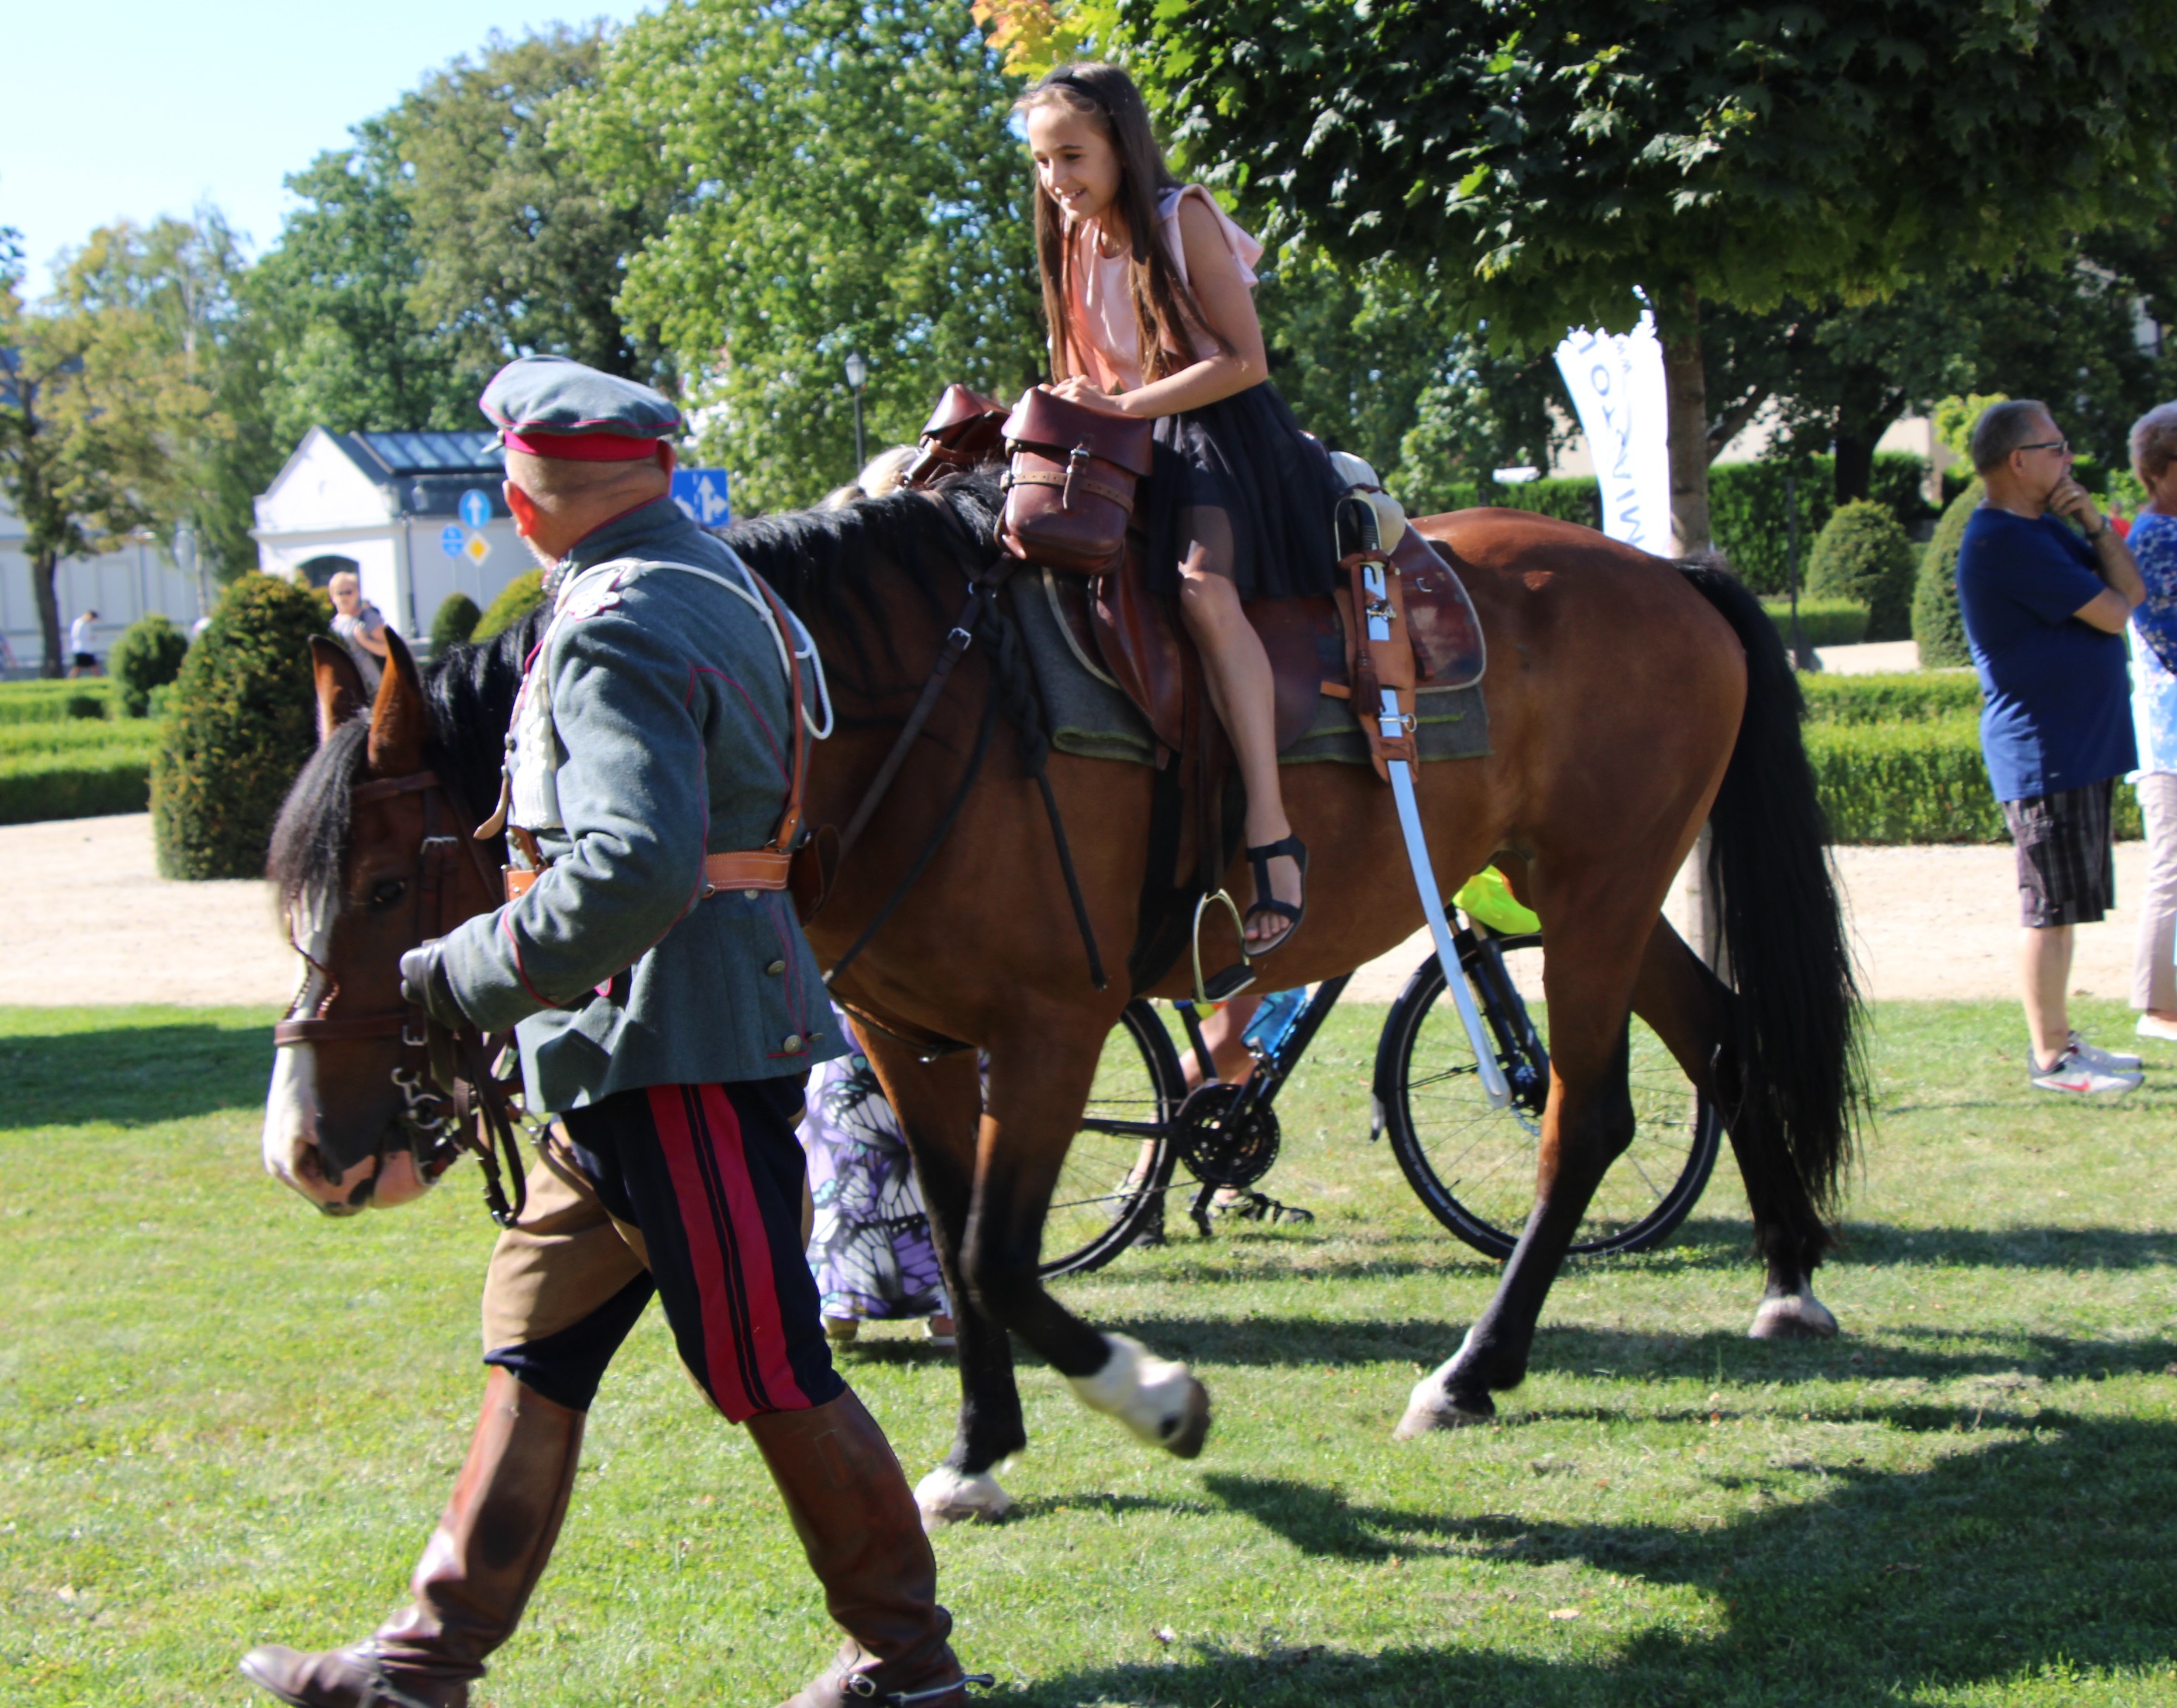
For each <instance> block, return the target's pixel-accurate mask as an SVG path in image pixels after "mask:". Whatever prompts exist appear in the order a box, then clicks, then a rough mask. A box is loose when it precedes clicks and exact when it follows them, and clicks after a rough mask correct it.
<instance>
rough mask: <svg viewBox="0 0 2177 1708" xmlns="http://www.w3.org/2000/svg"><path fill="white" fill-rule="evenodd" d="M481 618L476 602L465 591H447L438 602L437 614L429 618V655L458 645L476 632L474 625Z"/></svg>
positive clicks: (435, 654) (434, 655)
mask: <svg viewBox="0 0 2177 1708" xmlns="http://www.w3.org/2000/svg"><path fill="white" fill-rule="evenodd" d="M481 621H483V612H482V611H480V610H478V609H477V602H476V601H475V600H474V599H472V598H470V597H469V596H468V595H467V593H459V592H456V593H449V594H447V595H446V597H445V599H444V600H443V601H442V602H441V603H440V604H439V609H438V614H437V615H435V616H434V617H433V618H432V619H431V655H432V657H434V658H436V657H437V656H438V655H439V653H441V652H445V650H446V648H447V647H458V646H460V645H461V642H463V641H466V640H467V639H468V638H469V636H472V635H473V634H475V633H476V625H477V624H478V623H479V622H481Z"/></svg>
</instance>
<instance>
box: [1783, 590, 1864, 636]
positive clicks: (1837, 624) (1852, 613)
mask: <svg viewBox="0 0 2177 1708" xmlns="http://www.w3.org/2000/svg"><path fill="white" fill-rule="evenodd" d="M1761 608H1762V609H1763V610H1765V611H1766V612H1767V613H1768V614H1769V620H1770V621H1771V622H1772V623H1774V624H1775V625H1776V632H1777V633H1778V634H1779V635H1781V636H1783V637H1784V644H1785V645H1786V646H1787V647H1788V646H1790V645H1791V644H1792V602H1791V600H1790V599H1788V598H1783V599H1774V598H1771V599H1764V600H1763V601H1762V602H1761ZM1799 632H1800V633H1801V634H1802V635H1803V636H1806V640H1807V644H1808V645H1809V647H1856V646H1858V644H1859V643H1860V642H1861V641H1864V640H1865V639H1866V638H1867V607H1866V606H1864V605H1862V604H1858V603H1854V602H1853V601H1852V600H1850V599H1809V598H1801V599H1800V601H1799Z"/></svg>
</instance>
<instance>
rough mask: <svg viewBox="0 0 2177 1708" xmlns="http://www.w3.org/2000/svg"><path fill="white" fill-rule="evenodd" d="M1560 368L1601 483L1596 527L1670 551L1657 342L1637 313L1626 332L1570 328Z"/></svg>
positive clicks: (1665, 415) (1667, 418) (1665, 418)
mask: <svg viewBox="0 0 2177 1708" xmlns="http://www.w3.org/2000/svg"><path fill="white" fill-rule="evenodd" d="M1558 372H1559V373H1560V374H1563V375H1564V382H1565V389H1566V390H1568V391H1569V392H1571V393H1572V401H1573V407H1574V408H1575V409H1577V410H1578V411H1579V412H1580V431H1581V432H1582V433H1584V434H1586V435H1587V447H1588V450H1589V451H1590V454H1591V455H1592V456H1594V458H1595V476H1596V480H1598V481H1599V482H1601V486H1602V531H1603V532H1605V533H1607V534H1608V535H1609V536H1610V538H1612V539H1613V540H1623V541H1624V542H1625V543H1626V544H1628V545H1629V546H1638V547H1639V548H1640V549H1641V550H1642V551H1644V552H1653V553H1655V554H1656V556H1657V557H1663V558H1667V557H1668V556H1670V554H1671V434H1670V428H1671V412H1670V407H1669V405H1668V402H1667V400H1666V398H1665V396H1664V391H1663V347H1662V345H1661V342H1660V341H1657V339H1656V317H1655V316H1654V315H1653V314H1650V313H1649V312H1647V311H1646V310H1645V309H1644V310H1643V311H1642V312H1641V315H1640V325H1637V326H1635V327H1634V329H1633V330H1631V331H1630V332H1590V331H1587V330H1585V329H1583V330H1580V331H1577V332H1574V333H1573V334H1572V335H1571V336H1569V337H1568V338H1567V339H1566V340H1565V341H1564V342H1563V343H1562V344H1560V345H1558Z"/></svg>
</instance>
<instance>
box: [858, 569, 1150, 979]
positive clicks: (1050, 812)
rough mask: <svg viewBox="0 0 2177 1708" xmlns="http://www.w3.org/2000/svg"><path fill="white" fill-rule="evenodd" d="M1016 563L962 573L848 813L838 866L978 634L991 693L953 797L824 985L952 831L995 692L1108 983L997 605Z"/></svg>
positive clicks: (1015, 651) (1092, 963) (976, 764)
mask: <svg viewBox="0 0 2177 1708" xmlns="http://www.w3.org/2000/svg"><path fill="white" fill-rule="evenodd" d="M1015 567H1017V565H1016V564H1015V561H1014V559H1012V558H1011V557H1001V558H999V559H997V560H996V562H995V563H993V564H991V565H989V566H988V567H987V568H985V569H984V570H980V571H979V572H978V573H976V574H974V575H971V576H968V603H966V604H965V605H963V606H962V607H961V608H960V614H959V616H958V617H957V618H956V619H954V620H953V624H952V628H951V629H950V630H947V634H946V636H945V644H944V646H943V647H941V648H940V649H939V651H938V654H937V660H936V663H935V664H934V665H933V666H932V667H931V668H930V678H929V679H928V680H927V681H925V683H924V684H923V685H922V693H921V696H919V698H918V699H917V700H916V701H915V702H914V710H912V711H911V712H908V715H907V722H906V723H903V724H902V725H901V726H900V731H899V734H898V736H897V737H896V738H895V739H894V740H893V742H892V750H891V751H890V752H888V753H887V754H886V755H885V758H884V763H883V764H882V765H881V766H879V767H877V772H876V776H875V777H874V778H871V779H870V786H869V789H868V790H867V791H866V792H865V794H863V796H862V800H861V805H859V806H857V807H856V808H855V809H854V816H853V817H852V818H851V819H849V820H848V821H847V827H846V829H845V830H844V831H843V832H841V834H840V837H839V859H840V862H841V864H844V863H845V860H846V858H847V855H848V852H849V851H850V850H851V849H853V848H854V844H855V843H857V842H858V841H859V840H860V838H861V834H862V832H863V831H864V830H865V829H867V828H868V827H869V822H870V819H871V818H872V817H874V816H876V810H877V807H878V805H880V804H881V802H882V801H883V799H884V798H885V796H886V795H887V794H889V793H890V792H891V789H892V784H893V783H894V782H896V781H897V780H898V777H899V773H900V772H901V770H902V768H903V767H904V766H905V765H906V763H907V758H908V753H909V752H910V751H911V750H913V748H914V744H915V742H916V740H917V739H919V737H920V736H921V734H922V731H923V728H924V727H925V725H926V724H927V723H929V722H930V714H931V713H932V712H935V711H936V709H937V701H938V700H939V698H940V697H941V696H942V695H943V693H944V691H945V685H946V683H947V680H949V679H951V677H952V672H953V670H954V668H956V667H957V666H958V664H959V663H960V660H961V659H962V658H965V657H966V656H967V652H968V647H970V646H971V645H973V644H974V640H975V637H976V636H977V635H978V634H981V635H982V636H984V638H985V640H986V641H988V642H989V644H990V647H991V648H992V652H993V657H992V659H991V674H992V682H991V690H990V698H989V700H988V701H986V702H985V705H984V708H983V718H982V722H981V724H980V725H979V728H978V729H977V731H976V734H975V746H974V752H973V753H972V754H970V755H969V756H968V769H967V772H966V773H965V774H964V775H963V777H962V778H961V779H960V785H959V787H958V789H956V790H955V791H954V793H953V796H952V800H951V801H950V802H948V803H947V805H946V808H945V811H944V815H943V816H941V818H940V819H939V820H938V821H937V827H936V829H935V830H934V831H932V832H930V839H929V841H928V842H926V843H924V845H923V849H922V852H921V853H920V854H918V855H916V856H915V858H914V859H913V860H912V861H911V862H909V864H908V868H907V870H906V871H905V873H903V875H902V876H901V878H900V881H899V882H898V884H896V885H895V886H894V887H893V888H892V894H891V895H890V896H888V897H887V898H886V900H885V903H884V905H883V906H882V907H881V908H879V909H877V911H876V914H875V915H873V916H872V917H871V919H870V922H869V924H868V925H865V926H864V927H863V928H862V933H861V935H860V936H858V937H856V938H855V939H854V943H853V945H852V947H849V948H848V951H847V952H846V953H845V954H843V955H842V956H840V957H839V958H838V961H836V962H835V963H832V970H831V971H830V972H828V973H827V974H825V975H824V983H825V985H826V988H827V989H828V988H830V986H831V985H832V981H833V980H836V979H837V978H838V976H839V975H840V974H842V973H843V972H845V971H846V970H847V969H848V967H850V966H851V965H853V964H854V960H855V959H856V958H857V957H859V955H860V954H861V952H862V951H863V950H864V949H865V948H867V947H869V944H870V939H871V938H872V937H874V936H876V934H877V933H878V932H879V931H880V930H882V929H883V928H884V926H885V925H886V924H887V922H888V921H889V920H890V919H891V918H892V914H894V913H896V912H898V909H899V905H900V903H903V902H904V901H905V900H906V899H907V895H908V891H909V890H911V889H913V888H914V884H915V881H916V880H917V879H918V878H919V877H920V876H922V874H923V872H924V870H925V869H926V868H927V867H928V866H929V865H930V861H931V860H932V859H935V858H936V854H937V850H938V849H940V848H941V847H942V846H943V845H944V842H945V839H946V838H947V837H948V836H949V835H951V834H952V826H953V824H954V823H955V822H956V821H958V818H959V816H960V812H961V810H962V809H963V807H964V806H966V805H967V803H968V791H969V790H971V789H973V788H974V785H975V779H976V778H978V777H979V775H980V774H981V772H982V768H983V761H984V759H985V757H986V756H987V755H988V754H989V752H990V735H991V732H992V729H993V728H994V727H995V725H996V722H997V714H998V712H999V709H1000V706H1001V699H1000V696H1001V693H1002V694H1003V696H1004V697H1003V701H1002V704H1003V707H1004V710H1005V712H1006V713H1007V716H1008V717H1009V718H1011V719H1012V723H1013V727H1014V728H1015V729H1017V730H1018V732H1019V734H1020V747H1021V762H1022V764H1023V767H1025V768H1026V769H1027V771H1028V775H1029V776H1031V777H1032V778H1034V779H1035V784H1036V788H1037V789H1038V790H1039V791H1040V792H1041V794H1042V796H1043V810H1044V814H1045V816H1046V817H1047V818H1048V819H1049V820H1050V834H1051V839H1052V841H1053V842H1054V843H1056V844H1057V849H1058V866H1059V870H1060V871H1061V873H1062V874H1063V875H1064V876H1065V879H1066V894H1067V900H1068V901H1069V902H1071V903H1072V908H1073V923H1074V925H1076V927H1078V930H1080V933H1081V945H1082V947H1083V948H1084V949H1085V950H1086V951H1087V952H1088V977H1089V979H1090V980H1091V981H1092V982H1093V983H1094V985H1095V986H1096V988H1097V989H1098V990H1103V989H1104V988H1105V985H1106V983H1107V982H1108V981H1107V980H1106V979H1105V975H1104V960H1103V957H1102V955H1101V954H1100V953H1099V952H1098V951H1097V947H1096V933H1095V931H1094V928H1093V927H1092V926H1091V925H1089V923H1088V902H1087V900H1086V899H1085V898H1083V895H1082V893H1081V880H1080V877H1079V876H1078V874H1077V873H1076V872H1075V870H1074V869H1073V850H1072V846H1071V845H1070V844H1069V843H1067V838H1066V821H1065V820H1064V818H1063V817H1061V816H1060V813H1059V810H1058V797H1057V796H1056V794H1053V793H1052V792H1051V787H1050V774H1049V772H1048V771H1047V769H1046V767H1045V761H1046V760H1047V759H1048V757H1049V756H1050V742H1049V741H1048V740H1046V739H1045V737H1044V734H1043V730H1042V725H1041V720H1040V718H1039V717H1038V715H1037V709H1036V704H1035V699H1034V691H1033V689H1032V687H1031V686H1030V685H1029V684H1028V681H1027V679H1026V677H1025V675H1024V674H1023V673H1024V671H1025V668H1026V666H1025V664H1024V662H1023V660H1022V658H1021V657H1020V652H1019V633H1018V630H1016V629H1015V628H1014V627H1013V625H1012V619H1011V618H1009V617H1007V614H1006V613H1005V611H1004V609H1003V608H1001V606H1000V605H999V603H998V589H999V588H1000V587H1001V586H1003V585H1004V583H1005V581H1006V580H1007V576H1010V575H1011V573H1012V570H1013V569H1014V568H1015Z"/></svg>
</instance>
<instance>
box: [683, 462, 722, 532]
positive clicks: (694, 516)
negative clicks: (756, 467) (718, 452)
mask: <svg viewBox="0 0 2177 1708" xmlns="http://www.w3.org/2000/svg"><path fill="white" fill-rule="evenodd" d="M673 502H674V503H675V504H677V505H679V506H680V509H681V510H682V512H683V513H684V514H685V516H687V518H688V520H689V521H692V522H694V523H695V524H696V526H697V527H706V528H722V527H724V526H725V525H726V524H727V523H728V522H729V521H732V520H733V519H734V506H733V502H732V499H731V496H730V480H729V477H728V475H727V473H726V472H725V470H723V468H676V469H674V471H673Z"/></svg>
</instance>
